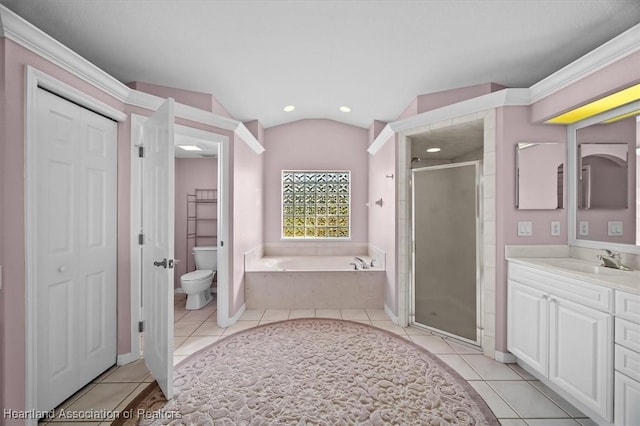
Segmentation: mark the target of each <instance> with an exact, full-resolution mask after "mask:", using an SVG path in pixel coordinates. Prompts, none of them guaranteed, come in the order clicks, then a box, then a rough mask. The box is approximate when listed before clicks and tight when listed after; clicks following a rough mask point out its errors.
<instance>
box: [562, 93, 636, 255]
mask: <svg viewBox="0 0 640 426" xmlns="http://www.w3.org/2000/svg"><path fill="white" fill-rule="evenodd" d="M568 138H569V162H568V165H569V174H568V176H569V226H570V229H571V231H570V241H569V243H570V244H572V245H577V246H582V247H591V248H602V247H607V248H613V249H616V250H621V251H625V252H634V253H640V196H639V194H640V171H639V167H640V161H639V160H640V101H638V102H634V103H631V104H628V105H626V106H623V107H620V108H617V109H614V110H611V111H607V112H606V113H602V114H599V115H597V116H594V117H591V118H588V119H586V120H583V121H581V122H578V123H576V124H573V125H571V126H569V134H568Z"/></svg>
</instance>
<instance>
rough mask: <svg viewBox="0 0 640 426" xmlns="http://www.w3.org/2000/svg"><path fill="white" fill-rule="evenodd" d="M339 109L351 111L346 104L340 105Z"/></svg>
mask: <svg viewBox="0 0 640 426" xmlns="http://www.w3.org/2000/svg"><path fill="white" fill-rule="evenodd" d="M340 111H342V112H351V108H349V107H348V106H344V105H343V106H341V107H340Z"/></svg>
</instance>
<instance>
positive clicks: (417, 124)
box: [367, 89, 531, 155]
mask: <svg viewBox="0 0 640 426" xmlns="http://www.w3.org/2000/svg"><path fill="white" fill-rule="evenodd" d="M527 105H531V95H530V90H529V89H503V90H499V91H497V92H493V93H487V94H486V95H482V96H478V97H476V98H472V99H467V100H466V101H461V102H457V103H455V104H451V105H446V106H443V107H440V108H436V109H433V110H431V111H426V112H423V113H421V114H418V115H414V116H413V117H409V118H405V119H402V120H397V121H394V122H391V123H389V124H387V125H386V126H385V128H384V129H383V130H382V131H381V132H380V134H379V135H378V137H377V138H376V139H375V140H374V141H373V143H372V144H371V146H369V149H367V151H368V152H369V154H371V155H374V154H375V153H376V152H378V151H379V150H380V148H382V146H384V144H385V143H386V142H387V141H388V140H389V139H390V138H391V136H392V135H394V134H396V133H402V132H404V133H411V131H412V130H417V129H424V128H425V127H426V126H429V125H431V124H434V123H438V122H441V121H445V120H451V119H454V118H459V117H463V116H466V115H470V114H477V113H479V112H483V111H486V110H490V109H495V108H500V107H505V106H527ZM420 131H421V130H420Z"/></svg>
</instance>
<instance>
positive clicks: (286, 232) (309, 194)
mask: <svg viewBox="0 0 640 426" xmlns="http://www.w3.org/2000/svg"><path fill="white" fill-rule="evenodd" d="M350 193H351V172H349V171H308V170H304V171H301V170H293V171H292V170H284V171H283V172H282V237H283V238H349V236H350V233H349V228H350V226H349V225H350V212H351V209H350Z"/></svg>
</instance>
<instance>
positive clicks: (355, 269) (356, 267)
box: [349, 262, 358, 271]
mask: <svg viewBox="0 0 640 426" xmlns="http://www.w3.org/2000/svg"><path fill="white" fill-rule="evenodd" d="M349 265H353V270H354V271H357V270H358V264H357V263H354V262H349Z"/></svg>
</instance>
